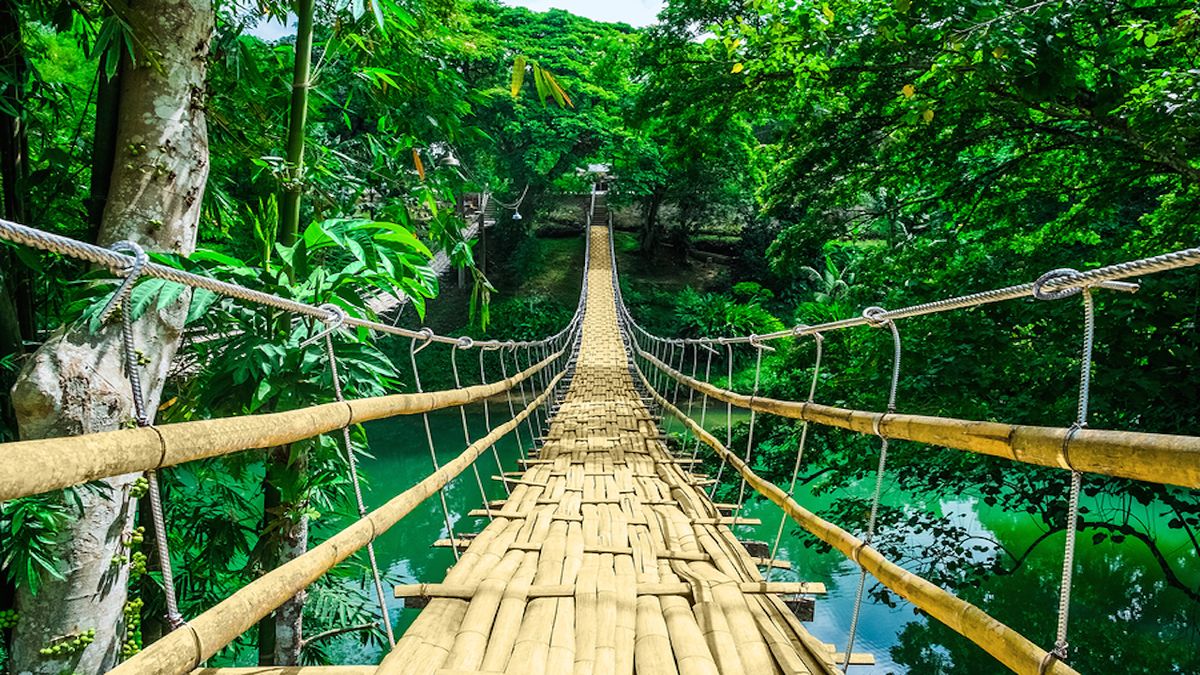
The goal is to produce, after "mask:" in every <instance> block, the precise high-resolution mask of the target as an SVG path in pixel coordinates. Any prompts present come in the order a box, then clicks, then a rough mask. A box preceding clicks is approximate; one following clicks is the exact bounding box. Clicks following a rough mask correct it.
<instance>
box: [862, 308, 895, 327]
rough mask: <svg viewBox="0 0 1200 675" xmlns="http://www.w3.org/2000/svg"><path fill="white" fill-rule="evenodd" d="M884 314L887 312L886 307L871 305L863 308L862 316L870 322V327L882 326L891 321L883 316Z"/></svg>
mask: <svg viewBox="0 0 1200 675" xmlns="http://www.w3.org/2000/svg"><path fill="white" fill-rule="evenodd" d="M885 314H887V310H886V309H884V308H882V307H879V306H877V305H872V306H871V307H868V308H866V309H864V310H863V312H862V317H863V318H864V319H866V320H867V323H868V324H870V326H871V327H872V328H882V327H884V326H886V325H888V324H889V323H891V320H890V319H887V318H884V315H885Z"/></svg>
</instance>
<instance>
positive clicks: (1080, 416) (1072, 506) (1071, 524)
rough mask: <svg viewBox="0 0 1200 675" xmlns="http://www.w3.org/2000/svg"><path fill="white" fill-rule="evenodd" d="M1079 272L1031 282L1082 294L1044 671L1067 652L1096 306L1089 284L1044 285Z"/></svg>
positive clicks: (1038, 287)
mask: <svg viewBox="0 0 1200 675" xmlns="http://www.w3.org/2000/svg"><path fill="white" fill-rule="evenodd" d="M1078 273H1079V272H1078V271H1077V270H1074V269H1069V268H1061V269H1056V270H1051V271H1049V272H1047V273H1045V274H1043V275H1042V276H1041V277H1039V278H1038V280H1037V281H1035V282H1034V283H1033V297H1035V298H1037V299H1038V300H1058V299H1061V298H1066V297H1069V296H1072V295H1076V294H1079V295H1082V296H1083V346H1082V350H1081V355H1080V364H1079V400H1078V404H1077V406H1076V412H1075V422H1074V423H1072V424H1071V427H1070V429H1068V430H1067V436H1066V438H1065V439H1063V447H1062V456H1063V462H1064V463H1065V464H1066V465H1067V467H1068V468H1070V470H1071V482H1070V488H1069V492H1068V496H1067V514H1066V517H1067V528H1066V541H1065V542H1064V544H1063V570H1062V584H1061V585H1060V587H1059V595H1058V621H1057V625H1056V627H1055V634H1054V648H1053V649H1051V650H1050V651H1048V652H1046V656H1045V658H1043V659H1042V663H1041V667H1040V668H1039V672H1045V671H1046V670H1047V669H1048V668H1049V667H1050V664H1051V663H1053V662H1054V661H1055V660H1058V661H1063V662H1066V661H1067V659H1068V657H1069V656H1070V653H1069V650H1068V648H1069V645H1068V643H1067V624H1068V619H1069V617H1070V613H1071V586H1072V582H1073V579H1074V573H1075V538H1076V531H1077V529H1078V520H1079V492H1080V489H1081V488H1082V486H1083V474H1082V473H1081V472H1079V471H1077V470H1076V469H1075V468H1074V467H1072V466H1071V460H1070V454H1069V452H1068V451H1069V448H1070V445H1071V440H1072V439H1073V438H1075V435H1076V434H1078V433H1079V432H1080V431H1081V430H1082V429H1084V428H1086V427H1087V423H1088V405H1089V403H1090V401H1091V385H1092V349H1093V346H1094V344H1095V339H1096V306H1095V301H1094V299H1093V297H1092V288H1091V287H1090V286H1084V287H1082V288H1073V289H1069V290H1065V291H1049V292H1047V291H1045V290H1044V288H1043V287H1044V286H1045V284H1046V282H1048V281H1050V280H1051V279H1056V278H1059V277H1065V276H1071V275H1073V274H1078Z"/></svg>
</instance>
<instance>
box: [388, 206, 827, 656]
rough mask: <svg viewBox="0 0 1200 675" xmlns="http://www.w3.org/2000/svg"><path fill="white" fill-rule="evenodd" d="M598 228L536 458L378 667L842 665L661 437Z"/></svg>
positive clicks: (604, 236) (430, 590)
mask: <svg viewBox="0 0 1200 675" xmlns="http://www.w3.org/2000/svg"><path fill="white" fill-rule="evenodd" d="M589 237H590V242H589V245H590V246H591V257H590V260H591V263H590V269H589V270H588V297H587V310H586V315H585V318H584V327H583V338H582V340H583V341H582V345H581V351H580V354H579V358H578V363H577V367H576V372H575V377H574V379H573V380H572V382H571V385H570V388H569V390H568V392H567V395H566V398H565V399H564V402H563V404H562V406H561V408H560V409H559V411H558V413H557V415H556V416H555V417H554V418H553V420H552V421H551V425H550V430H549V433H548V436H547V438H546V439H545V441H544V445H543V446H542V448H541V450H540V454H539V458H538V459H537V460H535V461H532V462H528V463H527V464H526V466H527V467H528V470H526V471H525V472H524V473H523V474H522V475H521V476H520V478H516V479H513V480H511V481H510V486H511V488H512V494H511V496H510V497H509V498H508V499H507V501H506V502H505V503H503V504H502V505H500V504H495V505H493V507H492V509H493V516H494V519H493V520H492V521H491V522H490V523H489V524H488V525H487V527H486V528H485V529H484V530H483V531H482V532H481V533H480V534H479V535H478V536H477V537H475V538H474V539H472V540H471V543H470V545H469V546H468V547H467V548H466V550H465V551H464V552H463V555H462V558H461V560H460V561H459V562H458V564H456V565H455V566H454V567H453V568H451V569H450V571H449V572H448V573H447V575H446V579H445V581H444V583H442V584H436V585H430V586H428V587H425V588H424V589H421V591H420V592H421V593H424V594H426V595H429V596H432V597H433V598H434V599H432V600H431V601H430V602H429V604H428V606H427V607H426V608H425V609H424V610H422V612H421V614H420V616H419V617H418V618H417V619H416V621H415V622H414V623H413V624H412V626H411V627H410V628H409V629H408V631H407V632H406V633H405V634H404V636H403V637H402V638H401V639H400V640H399V641H398V643H397V645H396V647H395V649H394V650H393V651H392V652H391V653H390V654H389V655H388V656H387V657H386V658H385V659H384V661H383V663H382V664H381V666H380V670H379V672H380V673H456V672H496V673H499V672H511V673H522V674H526V673H530V674H537V673H552V674H558V673H633V672H635V670H636V672H637V673H639V675H648V674H657V673H685V674H688V673H697V674H700V673H747V674H750V675H761V674H765V673H780V672H783V673H813V674H816V673H832V672H834V668H833V665H832V664H833V653H832V648H830V647H829V646H828V645H825V644H822V643H820V642H818V641H817V640H815V639H814V638H813V637H812V636H810V635H809V634H808V633H807V632H806V631H805V629H804V628H803V627H802V626H801V624H800V623H799V621H798V620H797V619H796V618H795V616H794V615H793V614H792V613H791V611H790V610H789V609H788V608H787V606H786V605H785V604H784V603H783V601H782V600H781V599H780V597H779V596H777V595H773V594H770V593H766V592H763V591H764V590H768V589H766V588H765V587H764V586H763V585H761V583H760V582H762V576H761V575H760V573H759V569H758V567H757V566H756V560H755V559H753V558H752V557H751V556H750V555H749V554H748V553H747V552H746V550H745V548H744V547H743V546H742V545H741V544H740V543H739V542H738V540H737V538H736V536H735V535H734V534H733V533H732V532H731V531H730V530H729V528H728V527H727V525H726V523H728V522H729V521H730V519H728V518H722V514H721V513H720V511H719V510H718V509H717V507H716V506H715V505H714V504H713V503H712V502H711V501H709V499H708V497H707V495H706V494H705V492H704V490H703V489H702V487H701V486H700V485H699V481H698V480H697V477H696V476H694V475H693V474H692V473H691V470H690V465H689V464H686V463H681V462H679V461H677V460H675V459H674V458H673V457H672V456H671V455H670V454H669V452H668V451H667V448H666V446H665V445H664V444H663V443H662V441H661V440H659V438H660V432H659V430H658V429H657V427H656V425H655V422H654V420H653V419H652V417H651V415H650V412H649V411H648V410H647V408H646V407H645V405H644V404H643V403H642V401H641V399H640V398H639V397H638V394H637V392H636V391H635V389H634V384H633V380H632V377H631V375H630V372H629V364H628V354H627V353H626V349H625V346H624V344H623V342H622V340H621V334H620V329H619V327H618V324H617V314H616V306H615V298H614V295H613V287H612V275H613V270H612V265H611V261H610V258H609V244H608V231H607V229H606V228H604V227H594V228H591V232H590V233H589ZM793 586H798V585H797V584H793ZM770 590H774V587H772V589H770Z"/></svg>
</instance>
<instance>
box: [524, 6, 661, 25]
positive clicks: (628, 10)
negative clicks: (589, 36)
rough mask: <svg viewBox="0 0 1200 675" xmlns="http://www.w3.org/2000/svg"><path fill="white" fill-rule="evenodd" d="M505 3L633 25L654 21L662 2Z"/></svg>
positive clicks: (539, 10) (536, 10)
mask: <svg viewBox="0 0 1200 675" xmlns="http://www.w3.org/2000/svg"><path fill="white" fill-rule="evenodd" d="M502 1H503V2H504V4H506V5H517V6H520V7H528V8H529V9H532V10H533V11H535V12H544V11H546V10H548V9H552V8H553V9H565V10H567V11H568V12H570V13H572V14H578V15H580V16H586V17H587V18H589V19H595V20H596V21H610V22H618V21H620V22H624V23H627V24H630V25H632V26H635V27H641V26H649V25H650V24H652V23H654V22H655V20H656V17H657V16H658V13H659V11H661V10H662V6H663V3H662V2H661V1H660V0H599V1H598V0H502Z"/></svg>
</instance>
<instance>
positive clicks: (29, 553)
mask: <svg viewBox="0 0 1200 675" xmlns="http://www.w3.org/2000/svg"><path fill="white" fill-rule="evenodd" d="M79 489H84V490H87V489H92V488H90V487H88V486H84V487H81V488H75V489H70V490H64V491H63V492H61V493H52V494H44V495H34V496H31V497H21V498H19V499H10V500H8V501H6V502H3V503H0V530H3V531H4V532H5V533H6V535H5V536H4V537H3V538H2V539H0V563H2V565H3V568H4V574H5V576H6V578H7V579H8V581H9V582H10V583H12V584H14V585H16V584H19V585H21V586H24V587H26V588H28V589H29V591H30V593H34V594H36V593H37V592H38V589H39V588H41V584H42V578H43V575H47V576H50V577H52V578H56V579H61V578H62V570H61V569H59V563H58V560H57V558H56V557H55V553H54V551H55V550H56V549H55V545H56V544H58V541H59V533H60V532H61V531H62V529H63V527H65V526H66V525H67V524H68V523H70V521H71V519H72V518H75V517H76V516H77V515H78V514H79V509H80V503H79V497H78V494H77V492H76V490H79Z"/></svg>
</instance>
